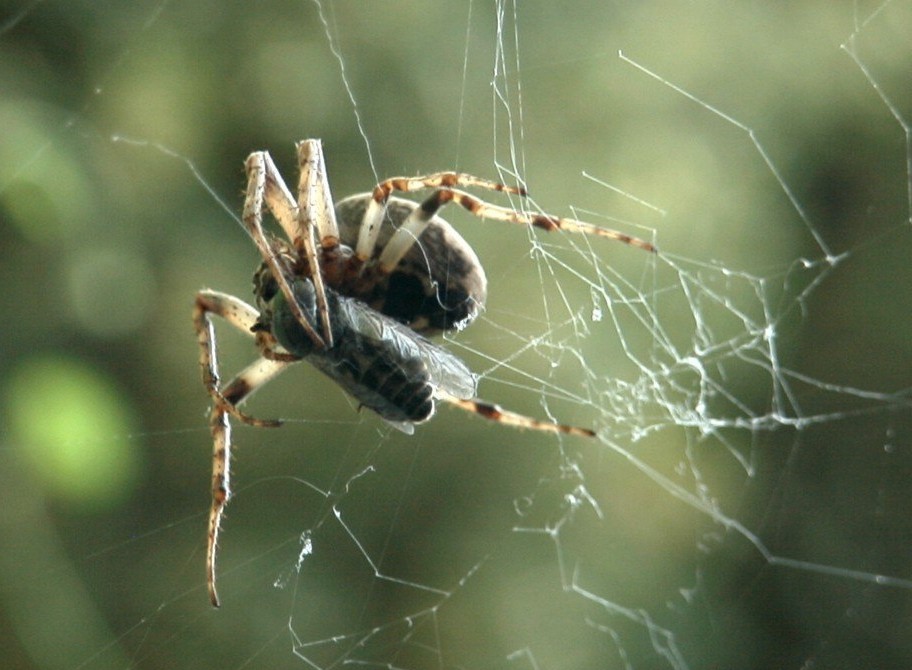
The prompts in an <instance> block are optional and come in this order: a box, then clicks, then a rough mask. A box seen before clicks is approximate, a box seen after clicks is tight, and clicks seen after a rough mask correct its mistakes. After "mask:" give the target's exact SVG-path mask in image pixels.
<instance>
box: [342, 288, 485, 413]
mask: <svg viewBox="0 0 912 670" xmlns="http://www.w3.org/2000/svg"><path fill="white" fill-rule="evenodd" d="M339 308H340V309H341V310H344V312H345V315H344V317H343V318H346V319H347V320H348V321H349V323H350V324H351V326H352V327H353V328H354V329H355V330H357V332H358V333H359V334H360V335H361V336H362V337H365V338H369V339H373V340H376V341H377V342H382V343H383V345H384V346H386V347H391V348H393V349H395V350H396V351H397V355H398V357H399V359H400V360H407V359H409V358H420V359H421V360H422V361H423V362H424V364H425V365H426V366H427V369H428V373H429V374H430V377H431V382H432V383H433V384H434V385H435V386H436V387H437V388H439V389H440V390H441V391H443V392H445V393H447V394H449V395H451V396H454V397H456V398H459V399H461V400H466V399H469V398H474V397H475V390H476V388H477V385H478V382H477V379H476V377H475V375H474V374H473V373H472V371H471V370H469V368H468V366H466V364H465V363H463V362H462V360H460V359H459V358H458V357H457V356H456V355H454V354H452V353H450V352H449V351H447V350H446V349H444V348H443V347H441V346H440V345H438V344H435V343H434V342H431V341H430V340H428V339H427V338H425V337H423V336H421V335H419V334H418V333H416V332H415V331H413V330H411V329H410V328H408V327H407V326H404V325H402V324H401V323H399V322H398V321H396V320H394V319H391V318H390V317H388V316H386V315H384V314H381V313H380V312H377V311H376V310H373V309H371V308H370V307H368V306H367V305H365V304H364V303H362V302H360V301H358V300H355V299H352V298H346V297H343V296H339Z"/></svg>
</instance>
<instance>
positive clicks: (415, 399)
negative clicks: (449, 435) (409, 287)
mask: <svg viewBox="0 0 912 670" xmlns="http://www.w3.org/2000/svg"><path fill="white" fill-rule="evenodd" d="M292 288H293V290H294V296H295V300H296V302H297V303H298V304H299V305H300V306H301V307H302V309H303V311H304V314H305V316H306V317H307V319H308V320H309V321H310V322H311V324H312V325H313V326H314V327H316V326H317V324H318V323H319V321H318V318H319V317H318V315H317V304H316V292H315V290H314V286H313V283H312V282H311V281H310V280H309V279H303V278H298V279H295V281H294V282H293V284H292ZM326 297H327V305H328V307H329V311H330V314H332V315H333V319H332V322H331V323H332V334H333V342H334V343H335V344H334V345H333V346H332V347H331V348H330V349H328V350H318V349H316V348H315V346H314V343H313V340H311V338H310V337H308V335H307V333H306V332H305V331H304V329H303V328H302V327H301V324H300V323H299V322H298V320H297V319H296V318H295V316H294V314H293V313H292V311H291V309H290V308H289V306H288V303H287V301H286V299H285V295H284V294H283V293H282V292H281V291H276V292H275V293H274V294H273V295H272V297H271V300H269V302H268V303H266V304H265V305H264V309H263V310H262V313H261V321H262V326H265V327H268V328H269V330H270V331H271V332H272V334H273V335H274V336H275V338H276V339H277V340H278V342H279V344H281V345H282V346H283V347H284V348H285V349H287V350H288V351H289V352H290V353H291V354H293V355H295V356H298V357H300V358H303V359H305V360H307V361H308V362H309V363H311V364H312V365H313V366H315V367H316V368H318V369H319V370H321V371H322V372H323V373H324V374H326V375H328V376H329V377H330V378H331V379H333V380H334V381H335V382H336V383H337V384H339V385H340V386H341V387H342V388H343V389H345V391H347V392H348V393H350V394H351V395H352V396H353V397H354V398H355V399H356V400H357V401H358V402H360V403H361V404H362V405H363V406H365V407H367V408H369V409H371V410H373V411H375V412H376V413H377V414H379V415H380V416H381V417H382V418H383V419H385V420H386V421H388V422H390V423H391V424H393V425H394V426H396V427H397V428H399V429H400V430H402V431H404V432H406V433H411V432H413V430H414V428H413V424H416V423H421V422H423V421H427V420H428V419H430V418H431V417H432V416H433V414H434V410H435V394H437V393H439V392H440V391H442V392H444V393H446V394H449V395H451V396H453V397H455V398H459V399H468V398H472V397H474V395H475V390H476V379H475V376H474V375H473V374H472V372H471V371H470V370H469V369H468V368H467V367H466V365H465V364H464V363H463V362H462V361H461V360H459V359H458V358H456V356H454V355H453V354H451V353H449V352H448V351H447V350H445V349H443V348H441V347H439V346H437V345H436V344H434V343H433V342H431V341H430V340H428V339H426V338H424V337H423V336H421V335H419V334H417V333H415V332H414V331H412V330H410V329H409V328H407V327H406V326H404V325H402V324H400V323H398V322H397V321H396V320H394V319H392V318H391V317H388V316H384V315H383V314H380V313H378V312H377V311H375V310H374V309H372V308H370V307H368V306H367V305H365V304H364V303H362V302H361V301H359V300H356V299H354V298H348V297H345V296H342V295H339V294H338V293H336V292H335V291H334V290H332V289H329V288H327V291H326Z"/></svg>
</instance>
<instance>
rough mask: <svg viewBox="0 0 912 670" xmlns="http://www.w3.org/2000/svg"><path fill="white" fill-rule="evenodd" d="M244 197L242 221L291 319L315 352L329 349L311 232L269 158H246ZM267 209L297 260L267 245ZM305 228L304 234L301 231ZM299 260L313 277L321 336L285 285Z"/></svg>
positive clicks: (260, 154) (326, 317)
mask: <svg viewBox="0 0 912 670" xmlns="http://www.w3.org/2000/svg"><path fill="white" fill-rule="evenodd" d="M245 165H246V168H247V196H246V197H245V198H244V214H243V221H244V225H245V226H246V227H247V231H248V232H249V233H250V236H251V237H252V238H253V241H254V242H255V243H256V245H257V249H259V251H260V256H261V257H262V258H263V261H264V262H265V263H266V266H267V267H268V268H269V272H270V274H272V276H273V278H274V279H275V281H276V283H277V284H278V286H279V289H280V290H281V291H282V293H284V294H285V298H286V300H288V302H289V304H290V307H291V311H292V313H293V314H294V317H295V319H297V321H298V323H300V324H301V327H302V328H303V329H304V331H305V332H306V333H307V336H308V337H309V338H310V339H311V340H312V341H313V343H314V344H315V345H316V347H317V348H318V349H328V348H331V347H332V332H331V329H330V324H329V310H327V309H326V295H325V293H324V292H323V282H322V277H321V276H320V265H319V261H318V259H317V252H316V248H315V246H314V241H313V230H312V229H311V227H309V226H303V225H302V223H301V221H300V216H301V214H300V212H299V211H298V206H297V205H296V204H295V201H294V199H293V198H292V197H291V192H290V191H289V190H288V187H287V186H286V185H285V182H284V181H282V175H280V174H279V171H278V169H277V168H276V166H275V163H273V162H272V158H271V157H270V156H269V154H268V153H267V152H265V151H256V152H254V153H252V154H250V156H248V157H247V162H246V163H245ZM264 204H265V206H267V207H269V210H270V211H271V212H272V213H273V216H275V218H276V220H277V221H278V222H279V225H280V226H281V227H282V229H283V230H285V233H286V235H288V236H289V239H290V241H291V242H292V244H293V248H294V249H295V251H296V253H297V255H298V258H294V259H288V258H286V257H284V256H280V255H279V253H278V252H277V251H276V248H275V247H274V245H273V244H271V243H270V241H269V239H268V238H267V237H266V233H265V232H264V231H263V206H264ZM305 228H306V230H304V229H305ZM299 259H303V260H304V261H305V262H306V264H307V268H308V269H309V270H310V272H311V273H312V274H313V275H314V285H315V286H317V304H318V305H320V306H321V310H320V311H321V314H323V315H324V318H323V336H321V335H320V334H319V333H317V331H316V330H314V328H313V326H311V325H310V322H309V321H308V320H307V317H305V316H304V312H303V311H302V310H301V307H300V306H299V305H297V304H295V301H294V293H293V292H292V290H291V284H290V283H289V281H288V275H289V274H291V273H292V270H293V269H294V268H293V266H294V265H295V264H296V261H297V260H299Z"/></svg>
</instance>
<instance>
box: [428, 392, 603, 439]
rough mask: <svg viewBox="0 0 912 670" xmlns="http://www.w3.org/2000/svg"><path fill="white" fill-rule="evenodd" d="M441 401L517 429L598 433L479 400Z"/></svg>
mask: <svg viewBox="0 0 912 670" xmlns="http://www.w3.org/2000/svg"><path fill="white" fill-rule="evenodd" d="M439 399H440V400H442V401H444V402H446V403H449V404H450V405H453V406H454V407H458V408H459V409H463V410H465V411H467V412H473V413H474V414H478V415H479V416H482V417H484V418H485V419H490V420H491V421H497V422H498V423H502V424H505V425H507V426H513V427H515V428H529V429H531V430H539V431H542V432H546V433H565V434H567V435H576V436H577V437H595V436H596V432H595V431H594V430H590V429H589V428H577V427H576V426H567V425H564V424H561V423H552V422H550V421H542V420H540V419H533V418H532V417H531V416H526V415H524V414H517V413H516V412H511V411H509V410H506V409H504V408H503V407H501V406H500V405H496V404H494V403H489V402H485V401H484V400H479V399H478V398H472V399H469V400H464V399H460V398H456V397H453V396H450V395H442V396H440V398H439Z"/></svg>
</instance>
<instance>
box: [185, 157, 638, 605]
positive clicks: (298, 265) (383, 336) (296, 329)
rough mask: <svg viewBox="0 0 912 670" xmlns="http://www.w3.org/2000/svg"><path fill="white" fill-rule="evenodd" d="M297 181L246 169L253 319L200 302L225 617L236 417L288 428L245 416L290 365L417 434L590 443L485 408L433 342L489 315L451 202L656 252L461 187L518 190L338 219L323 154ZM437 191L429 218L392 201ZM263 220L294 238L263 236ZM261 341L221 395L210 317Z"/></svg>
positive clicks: (375, 194)
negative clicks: (445, 210) (448, 213)
mask: <svg viewBox="0 0 912 670" xmlns="http://www.w3.org/2000/svg"><path fill="white" fill-rule="evenodd" d="M297 156H298V167H299V170H300V181H299V185H298V199H297V201H295V199H294V197H293V196H292V194H291V192H290V191H289V189H288V187H287V186H286V185H285V182H284V181H283V180H282V176H281V175H280V174H279V172H278V170H277V168H276V166H275V164H274V163H273V161H272V158H271V157H270V156H269V154H268V153H267V152H265V151H258V152H254V153H252V154H251V155H250V156H249V157H248V158H247V162H246V170H247V193H246V197H245V200H244V210H243V221H244V225H245V227H246V228H247V231H248V233H249V234H250V237H251V238H252V239H253V241H254V243H255V244H256V246H257V248H258V250H259V252H260V256H261V257H262V262H261V264H260V266H259V268H258V269H257V271H256V273H255V274H254V296H255V298H256V308H254V307H253V306H251V305H249V304H247V303H246V302H244V301H243V300H241V299H239V298H236V297H234V296H232V295H228V294H226V293H221V292H218V291H212V290H203V291H200V292H199V293H198V294H197V296H196V302H195V304H194V310H193V323H194V327H195V329H196V333H197V339H198V341H199V346H200V366H201V368H202V376H203V385H204V386H205V387H206V390H207V392H208V393H209V396H210V397H211V399H212V408H211V412H210V419H209V423H210V429H211V432H212V437H213V452H212V506H211V508H210V511H209V532H208V546H207V551H206V576H207V585H208V589H209V599H210V601H211V602H212V604H213V605H214V606H216V607H218V605H219V598H218V594H217V591H216V578H215V577H216V573H215V560H216V549H217V544H218V534H219V527H220V523H221V517H222V512H223V511H224V508H225V505H226V504H227V502H228V498H229V497H230V490H231V489H230V485H229V467H230V460H231V425H230V423H229V417H233V418H234V419H236V420H238V421H242V422H244V423H247V424H250V425H253V426H263V427H266V426H278V425H280V424H281V421H279V420H272V419H259V418H255V417H252V416H250V415H248V414H245V413H244V412H243V411H241V410H240V409H239V406H240V405H241V404H242V403H243V402H244V401H245V400H247V398H249V397H250V396H251V395H252V394H253V393H254V392H255V391H256V390H257V389H259V388H260V387H262V386H263V385H264V384H266V383H267V382H268V381H270V380H271V379H273V378H274V377H275V376H276V375H278V374H279V373H280V372H282V371H283V370H284V369H285V368H287V367H288V366H289V365H291V364H292V363H296V362H298V361H302V360H305V361H307V362H309V363H310V364H311V365H313V366H314V367H316V368H318V369H319V370H320V371H322V372H323V373H324V374H326V375H327V376H329V377H330V378H331V379H332V380H333V381H335V382H336V383H337V384H338V385H339V386H341V387H342V388H343V389H344V390H345V391H346V392H347V393H349V394H350V395H351V396H352V397H354V398H355V399H356V400H357V401H358V402H359V403H360V404H361V405H362V406H364V407H367V408H369V409H371V410H373V411H374V412H376V413H377V414H378V415H379V416H380V417H381V418H382V419H384V420H385V421H387V422H389V423H390V424H392V425H393V426H395V427H396V428H398V429H400V430H402V431H404V432H406V433H412V432H413V431H414V426H415V424H419V423H422V422H424V421H427V420H428V419H430V418H431V417H432V416H433V415H434V411H435V409H436V402H437V401H441V402H445V403H447V404H450V405H453V406H455V407H458V408H460V409H463V410H466V411H469V412H474V413H477V414H479V415H481V416H483V417H485V418H487V419H491V420H494V421H498V422H501V423H505V424H509V425H512V426H516V427H519V428H531V429H534V430H541V431H550V432H556V433H567V434H570V435H577V436H580V437H594V436H595V432H594V431H592V430H589V429H586V428H576V427H574V426H567V425H563V424H557V423H551V422H548V421H542V420H539V419H534V418H531V417H528V416H523V415H521V414H516V413H514V412H509V411H507V410H505V409H503V408H501V407H499V406H498V405H495V404H492V403H488V402H484V401H482V400H479V399H477V398H475V392H476V378H475V375H473V374H472V372H471V371H470V370H469V369H468V367H466V365H465V364H464V363H463V362H462V361H461V360H460V359H459V358H458V357H456V356H455V355H454V354H452V353H450V352H449V351H447V350H446V349H444V348H443V347H441V346H440V345H438V344H435V343H434V342H432V341H431V340H429V339H428V337H430V336H433V335H435V334H439V333H441V332H443V331H450V330H461V329H462V328H465V327H466V326H468V325H469V324H470V323H471V322H472V321H473V320H474V319H475V317H476V316H478V313H479V311H480V310H481V309H482V308H483V307H484V303H485V299H486V297H487V279H486V277H485V273H484V269H483V268H482V265H481V262H480V261H479V260H478V257H477V256H476V254H475V252H474V251H473V250H472V248H471V247H470V246H469V245H468V243H467V242H466V241H465V240H464V239H463V238H462V237H461V236H460V235H459V233H457V232H456V230H455V229H454V228H453V227H452V226H451V225H450V224H449V223H447V222H446V221H444V220H443V219H442V218H440V217H439V216H437V212H438V211H439V210H440V209H441V208H442V207H443V206H445V205H446V204H447V203H449V202H455V203H456V204H458V205H461V206H462V207H464V208H465V209H467V210H468V211H469V212H471V213H472V214H474V215H475V216H477V217H479V218H482V219H493V220H497V221H505V222H510V223H515V224H519V225H524V226H535V227H538V228H542V229H544V230H548V231H552V230H564V231H568V232H574V233H585V234H591V235H599V236H602V237H607V238H610V239H614V240H617V241H620V242H623V243H625V244H629V245H631V246H635V247H639V248H641V249H644V250H646V251H650V252H654V251H655V247H654V246H653V245H651V244H650V243H648V242H646V241H644V240H641V239H638V238H636V237H631V236H629V235H625V234H623V233H620V232H617V231H614V230H610V229H607V228H600V227H598V226H595V225H593V224H590V223H585V222H582V221H576V220H573V219H562V218H558V217H553V216H548V215H544V214H536V213H524V212H517V211H514V210H512V209H508V208H506V207H500V206H497V205H493V204H490V203H487V202H485V201H483V200H480V199H478V198H476V197H474V196H472V195H470V194H469V193H466V192H464V191H461V190H459V189H458V188H457V187H476V188H482V189H489V190H493V191H501V192H506V193H512V194H515V195H519V196H524V195H525V191H524V190H523V189H521V188H514V187H510V186H505V185H503V184H499V183H496V182H493V181H489V180H486V179H481V178H479V177H473V176H472V175H467V174H461V173H456V172H438V173H435V174H431V175H426V176H422V177H394V178H392V179H387V180H385V181H382V182H380V183H379V184H377V185H376V186H375V187H374V190H373V191H372V192H370V193H362V194H359V195H353V196H350V197H348V198H345V199H344V200H341V201H340V202H338V203H336V204H335V206H334V205H333V202H332V198H331V195H330V190H329V182H328V180H327V175H326V169H325V164H324V160H323V148H322V145H321V143H320V141H319V140H304V141H302V142H299V143H298V144H297ZM423 189H433V191H432V192H431V194H430V196H429V197H428V198H427V199H426V200H424V201H423V202H422V203H421V204H418V203H415V202H412V201H411V200H406V199H402V198H397V197H394V196H393V195H392V193H393V192H412V191H419V190H423ZM264 206H265V207H266V208H268V210H269V211H270V212H271V213H272V216H273V217H274V218H275V220H276V222H277V223H278V225H279V226H280V227H281V229H282V230H283V232H284V233H285V238H279V237H276V236H273V235H271V234H269V233H267V232H265V231H264V229H263V209H264ZM213 314H215V315H217V316H220V317H222V318H223V319H225V320H226V321H227V322H228V323H230V324H231V325H232V326H234V327H235V328H237V329H239V330H241V331H243V332H246V333H247V334H249V335H250V336H251V337H253V338H255V341H256V346H257V348H258V349H259V351H260V357H259V358H258V359H257V360H256V361H254V362H253V363H252V364H250V365H248V366H247V367H246V368H244V369H243V370H242V371H241V372H240V373H239V374H238V375H237V376H236V377H235V378H234V379H233V380H231V381H229V382H228V383H227V384H226V385H224V386H221V382H220V378H219V370H218V359H217V354H216V340H215V328H214V326H213V323H212V320H211V318H210V317H211V315H213Z"/></svg>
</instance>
